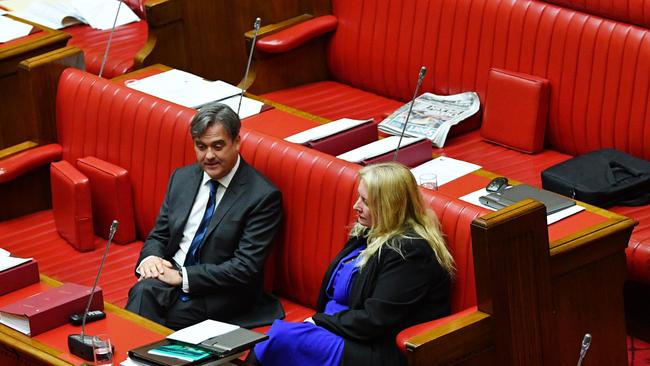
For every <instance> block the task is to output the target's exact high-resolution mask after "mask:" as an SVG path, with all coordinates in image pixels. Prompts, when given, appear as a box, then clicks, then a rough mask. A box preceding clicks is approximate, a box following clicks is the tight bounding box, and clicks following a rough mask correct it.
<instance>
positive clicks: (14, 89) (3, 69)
mask: <svg viewBox="0 0 650 366" xmlns="http://www.w3.org/2000/svg"><path fill="white" fill-rule="evenodd" d="M14 19H15V20H18V21H22V22H25V23H29V22H27V21H23V20H21V19H18V18H14ZM29 24H31V25H32V26H34V29H35V32H34V33H32V34H30V35H27V36H25V37H22V38H19V39H15V40H13V41H9V42H6V43H1V44H0V110H2V114H1V116H0V150H2V149H4V148H8V147H10V146H13V145H16V144H19V143H22V142H24V141H29V140H34V139H35V134H36V131H37V129H38V127H37V126H36V125H35V121H33V120H31V119H30V118H27V116H28V115H29V111H30V108H31V107H29V106H28V105H27V104H26V103H27V101H28V100H29V99H30V98H29V95H28V94H27V91H26V89H25V88H24V87H23V81H21V80H20V78H19V76H18V65H19V64H20V63H21V62H22V61H23V60H25V59H28V58H31V57H34V56H38V55H41V54H43V53H47V52H50V51H52V50H55V49H58V48H62V47H65V45H66V43H67V42H68V39H69V38H70V35H69V34H66V33H64V32H60V31H58V30H53V29H49V28H45V27H43V26H39V25H36V24H34V23H29Z"/></svg>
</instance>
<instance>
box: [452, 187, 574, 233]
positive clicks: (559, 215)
mask: <svg viewBox="0 0 650 366" xmlns="http://www.w3.org/2000/svg"><path fill="white" fill-rule="evenodd" d="M489 193H490V192H488V191H487V190H486V189H485V188H481V189H479V190H477V191H474V192H472V193H468V194H466V195H464V196H463V197H460V199H461V200H463V201H465V202H469V203H471V204H473V205H476V206H481V207H484V208H487V209H488V210H491V211H496V209H494V208H492V207H490V206H486V205H484V204H482V203H481V202H480V201H479V197H481V196H485V195H487V194H489ZM584 210H585V208H584V207H582V206H580V205H579V204H575V205H573V206H571V207H568V208H565V209H564V210H561V211H558V212H555V213H553V214H550V215H547V216H546V225H551V224H554V223H556V222H558V221H560V220H562V219H564V218H567V217H569V216H572V215H575V214H577V213H578V212H581V211H584Z"/></svg>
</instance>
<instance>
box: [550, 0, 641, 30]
mask: <svg viewBox="0 0 650 366" xmlns="http://www.w3.org/2000/svg"><path fill="white" fill-rule="evenodd" d="M546 2H547V3H553V4H557V5H561V6H564V7H567V8H570V9H575V10H579V11H582V12H585V13H588V14H595V15H600V16H602V17H603V18H608V19H614V20H619V21H622V22H626V23H632V24H636V25H639V26H642V27H644V28H650V1H648V0H609V1H603V0H546Z"/></svg>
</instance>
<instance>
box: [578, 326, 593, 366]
mask: <svg viewBox="0 0 650 366" xmlns="http://www.w3.org/2000/svg"><path fill="white" fill-rule="evenodd" d="M590 345H591V334H589V333H587V334H585V336H584V337H583V338H582V346H581V347H580V358H578V366H582V361H584V359H585V356H586V355H587V351H589V346H590Z"/></svg>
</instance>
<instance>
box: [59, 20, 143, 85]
mask: <svg viewBox="0 0 650 366" xmlns="http://www.w3.org/2000/svg"><path fill="white" fill-rule="evenodd" d="M65 31H66V32H68V33H70V34H71V35H72V38H71V39H70V41H68V44H69V45H73V46H77V47H79V48H80V49H82V50H83V51H84V60H85V62H86V71H88V72H91V73H93V74H95V75H97V74H99V70H100V68H101V66H102V60H103V58H104V53H105V52H106V44H107V43H108V37H109V35H110V32H111V31H110V29H109V30H103V31H102V30H97V29H93V28H90V27H89V26H87V25H76V26H73V27H69V28H66V29H65ZM147 37H148V28H147V22H146V21H144V20H141V21H139V22H136V23H131V24H125V25H123V26H121V27H117V28H115V33H114V34H113V41H112V42H111V49H110V50H109V53H108V58H107V59H106V65H105V66H104V71H103V74H102V76H103V77H105V78H107V79H110V78H114V77H116V76H119V75H122V74H125V73H127V72H129V71H132V70H133V65H134V60H135V55H136V53H138V51H140V50H141V49H142V48H143V47H144V45H145V43H147Z"/></svg>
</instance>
